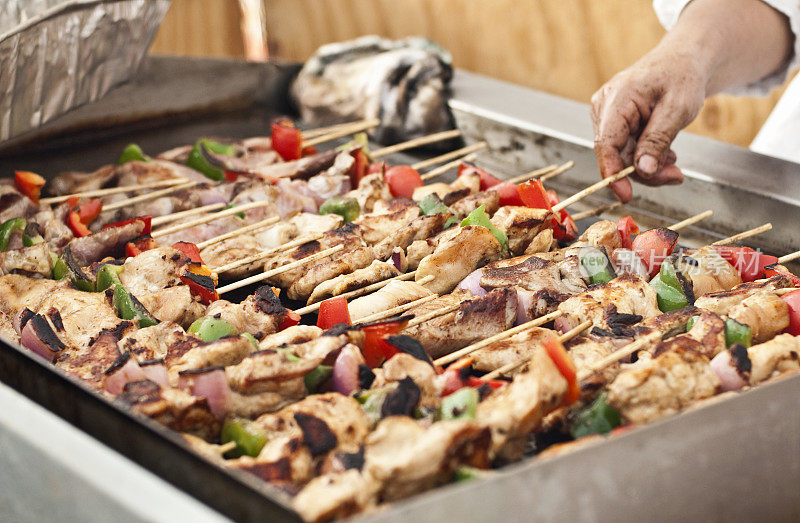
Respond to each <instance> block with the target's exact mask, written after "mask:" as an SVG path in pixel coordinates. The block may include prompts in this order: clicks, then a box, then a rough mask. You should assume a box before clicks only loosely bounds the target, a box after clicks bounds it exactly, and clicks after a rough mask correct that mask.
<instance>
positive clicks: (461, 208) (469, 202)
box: [450, 191, 500, 220]
mask: <svg viewBox="0 0 800 523" xmlns="http://www.w3.org/2000/svg"><path fill="white" fill-rule="evenodd" d="M481 205H484V206H485V208H484V210H485V211H486V214H488V215H489V216H492V215H494V213H496V212H497V210H498V209H499V208H500V194H498V193H497V191H481V192H476V193H475V194H470V195H469V196H467V197H466V198H462V199H460V200H458V201H457V202H455V203H454V204H453V205H451V206H450V210H451V211H453V215H454V216H455V217H456V218H458V219H460V220H463V219H464V218H466V217H467V216H468V215H469V213H471V212H472V211H474V210H475V209H477V208H478V207H480V206H481Z"/></svg>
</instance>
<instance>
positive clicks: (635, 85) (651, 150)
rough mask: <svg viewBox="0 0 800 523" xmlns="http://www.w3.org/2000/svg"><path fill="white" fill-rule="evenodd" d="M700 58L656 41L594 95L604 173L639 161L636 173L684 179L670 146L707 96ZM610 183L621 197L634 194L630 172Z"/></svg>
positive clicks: (667, 180) (656, 180) (643, 177)
mask: <svg viewBox="0 0 800 523" xmlns="http://www.w3.org/2000/svg"><path fill="white" fill-rule="evenodd" d="M695 58H696V57H695ZM696 64H697V61H696V59H693V57H692V56H689V55H687V54H681V53H678V52H675V51H674V50H663V49H660V48H658V47H657V48H656V49H654V50H653V51H651V52H650V53H648V54H647V55H645V56H644V57H643V58H642V59H641V60H639V61H638V62H637V63H635V64H634V65H632V66H631V67H629V68H628V69H626V70H624V71H622V72H620V73H618V74H617V75H616V76H614V77H613V78H612V79H611V80H609V81H608V82H607V83H606V84H605V85H603V87H601V88H600V90H598V91H597V92H596V93H595V94H594V95H593V96H592V121H593V124H594V134H595V137H594V140H595V141H594V150H595V154H596V155H597V163H598V164H599V166H600V174H601V175H602V176H603V178H607V177H608V176H611V175H613V174H615V173H617V172H619V171H620V170H622V169H624V168H625V167H626V166H628V165H635V166H636V172H635V173H634V174H633V175H632V177H633V178H635V179H636V180H638V181H640V182H642V183H645V184H647V185H664V184H668V185H674V184H679V183H681V182H682V181H683V173H681V171H680V169H679V168H678V167H677V166H676V165H675V161H676V156H675V153H674V152H673V151H672V149H670V146H671V144H672V141H673V140H674V139H675V136H676V135H677V134H678V131H680V130H681V129H683V128H684V127H686V126H687V125H689V123H691V122H692V120H694V118H695V117H696V116H697V114H698V113H699V112H700V108H701V107H702V105H703V100H704V99H705V93H706V82H707V74H708V73H707V71H704V70H702V68H700V67H699V66H697V65H696ZM611 188H612V189H613V190H614V193H616V195H617V197H618V198H619V199H620V200H621V201H622V202H627V201H629V200H630V199H631V197H632V195H633V190H632V188H631V183H630V181H629V180H628V179H627V178H624V179H622V180H620V181H618V182H616V183H614V184H612V185H611Z"/></svg>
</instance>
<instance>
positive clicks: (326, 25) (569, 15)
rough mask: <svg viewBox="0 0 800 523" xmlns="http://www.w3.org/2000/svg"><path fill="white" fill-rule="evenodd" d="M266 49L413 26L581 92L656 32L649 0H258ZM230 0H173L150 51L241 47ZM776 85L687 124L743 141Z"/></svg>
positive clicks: (724, 101) (475, 64) (413, 30)
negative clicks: (760, 95)
mask: <svg viewBox="0 0 800 523" xmlns="http://www.w3.org/2000/svg"><path fill="white" fill-rule="evenodd" d="M264 2H265V6H266V13H267V32H268V35H269V46H270V54H271V56H273V57H275V58H280V59H286V60H304V59H305V58H307V57H308V56H309V55H310V54H312V53H313V52H314V50H315V49H316V48H317V47H319V46H320V45H322V44H324V43H328V42H334V41H339V40H345V39H349V38H354V37H356V36H360V35H364V34H380V35H383V36H387V37H391V38H399V37H403V36H409V35H423V36H426V37H428V38H431V39H432V40H434V41H436V42H438V43H440V44H441V45H443V46H444V47H445V48H447V49H448V50H450V52H451V53H452V54H453V59H454V63H455V65H456V66H457V67H461V68H464V69H467V70H470V71H474V72H478V73H481V74H486V75H489V76H493V77H496V78H500V79H503V80H507V81H510V82H514V83H517V84H521V85H525V86H528V87H532V88H534V89H540V90H542V91H546V92H550V93H554V94H557V95H561V96H565V97H567V98H572V99H574V100H579V101H583V102H586V101H588V100H589V98H590V96H591V95H592V93H593V92H594V91H595V90H596V89H597V88H598V87H599V86H600V85H602V84H603V83H604V82H605V81H606V80H608V79H609V78H611V77H612V76H613V75H614V73H615V72H617V71H619V70H621V69H623V68H625V67H627V66H628V65H630V64H632V63H633V62H634V61H636V59H637V58H639V57H640V56H641V55H643V54H644V53H645V52H647V50H649V49H650V48H652V47H653V46H654V45H655V44H656V43H657V42H658V40H659V39H660V38H661V35H662V34H663V29H662V28H661V26H660V25H659V23H658V20H657V19H656V17H655V14H654V13H653V10H652V7H651V3H650V1H649V0H602V1H598V0H264ZM240 16H241V15H240V11H239V8H238V2H237V0H173V5H172V8H171V9H170V11H169V13H168V14H167V17H166V19H165V20H164V23H163V25H162V27H161V29H160V31H159V33H158V35H157V37H156V40H155V42H154V43H153V47H152V49H151V52H153V53H160V54H177V55H191V56H227V57H242V56H243V54H244V47H243V45H242V40H241V29H240V21H241V20H240ZM781 92H782V90H776V91H774V92H773V93H772V94H771V95H770V96H769V97H767V98H759V99H756V98H744V97H732V96H725V95H721V96H716V97H714V98H712V99H710V100H708V101H707V102H706V104H705V107H704V108H703V111H702V113H701V115H700V117H699V118H698V119H697V121H695V122H694V123H693V124H692V125H691V126H690V128H689V130H690V131H692V132H696V133H699V134H703V135H706V136H711V137H713V138H717V139H719V140H725V141H728V142H732V143H735V144H738V145H743V146H746V145H747V144H748V143H750V141H751V140H752V139H753V137H754V136H755V134H756V133H757V132H758V129H759V128H760V126H761V124H762V123H763V122H764V120H765V119H766V117H767V116H768V114H769V112H770V111H771V110H772V107H773V106H774V104H775V102H776V101H777V99H778V97H779V96H780V93H781Z"/></svg>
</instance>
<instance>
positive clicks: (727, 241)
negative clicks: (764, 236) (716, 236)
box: [711, 223, 772, 245]
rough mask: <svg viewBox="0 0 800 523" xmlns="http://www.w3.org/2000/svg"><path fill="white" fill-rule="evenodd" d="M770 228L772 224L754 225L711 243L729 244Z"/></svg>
mask: <svg viewBox="0 0 800 523" xmlns="http://www.w3.org/2000/svg"><path fill="white" fill-rule="evenodd" d="M771 229H772V224H771V223H765V224H764V225H761V226H759V227H754V228H752V229H749V230H746V231H744V232H740V233H739V234H734V235H733V236H728V237H727V238H723V239H721V240H717V241H715V242H714V243H712V244H711V245H729V244H731V243H734V242H738V241H739V240H744V239H745V238H750V237H751V236H755V235H757V234H761V233H762V232H767V231H769V230H771Z"/></svg>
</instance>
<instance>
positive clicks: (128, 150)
mask: <svg viewBox="0 0 800 523" xmlns="http://www.w3.org/2000/svg"><path fill="white" fill-rule="evenodd" d="M150 160H152V158H150V157H149V156H147V155H146V154H144V151H142V148H141V147H139V146H138V145H136V144H135V143H129V144H128V145H127V146H126V147H125V148H124V149H123V150H122V154H120V155H119V160H117V164H119V165H122V164H125V163H128V162H149V161H150Z"/></svg>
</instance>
